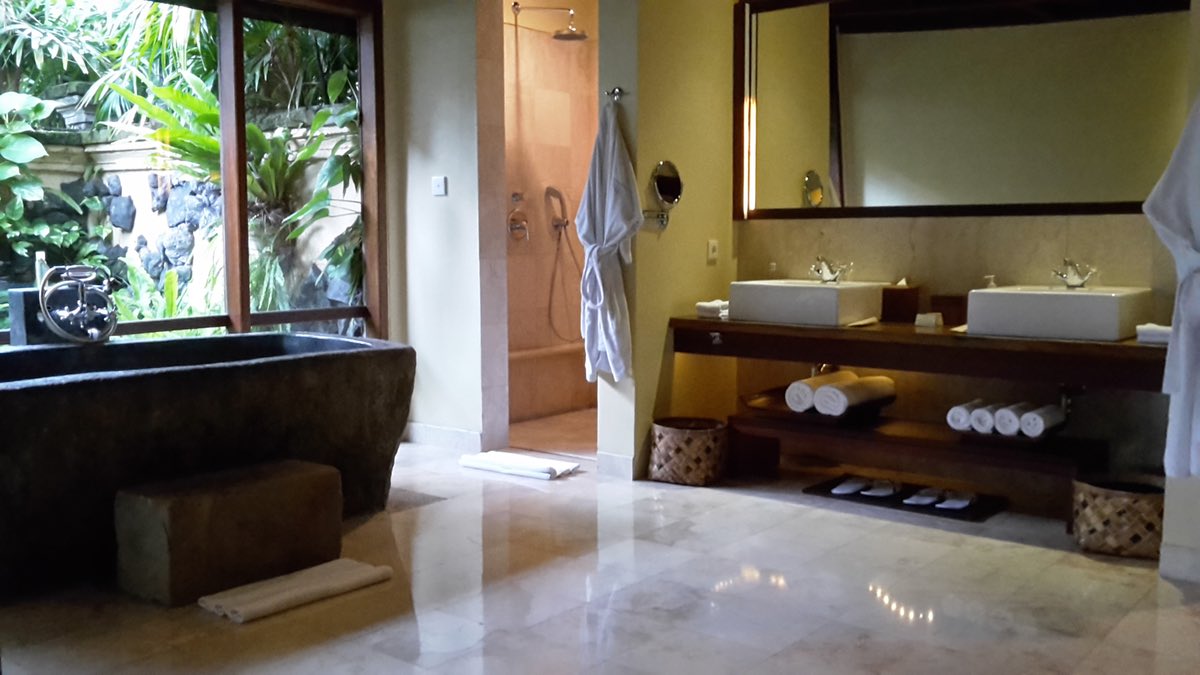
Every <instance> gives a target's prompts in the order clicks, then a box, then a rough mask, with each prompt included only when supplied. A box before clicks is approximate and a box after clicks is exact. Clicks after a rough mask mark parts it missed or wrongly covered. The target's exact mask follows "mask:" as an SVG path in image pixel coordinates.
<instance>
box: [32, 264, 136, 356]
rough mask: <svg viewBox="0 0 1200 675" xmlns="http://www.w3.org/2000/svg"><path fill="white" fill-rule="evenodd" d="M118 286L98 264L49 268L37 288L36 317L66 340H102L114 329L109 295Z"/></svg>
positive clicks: (113, 311)
mask: <svg viewBox="0 0 1200 675" xmlns="http://www.w3.org/2000/svg"><path fill="white" fill-rule="evenodd" d="M121 285H122V284H121V282H120V280H118V279H115V278H113V277H111V276H109V274H108V272H107V271H105V270H104V269H102V268H99V267H91V266H88V265H60V266H58V267H51V268H50V270H49V271H47V272H46V274H45V275H44V276H43V277H42V279H41V284H40V286H39V288H38V295H39V296H40V301H41V314H40V316H39V317H38V318H39V320H40V321H42V322H43V323H44V324H45V326H46V328H48V329H49V330H50V332H51V333H53V334H54V335H56V336H58V337H59V338H62V339H63V340H66V341H68V342H74V343H79V344H94V343H99V342H104V341H105V340H107V339H108V338H109V337H110V336H111V335H112V334H113V331H115V330H116V328H117V308H116V305H115V304H114V303H113V299H112V294H113V292H114V291H116V290H117V288H119V287H120V286H121Z"/></svg>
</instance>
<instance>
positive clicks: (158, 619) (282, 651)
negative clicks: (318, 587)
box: [0, 445, 1200, 675]
mask: <svg viewBox="0 0 1200 675" xmlns="http://www.w3.org/2000/svg"><path fill="white" fill-rule="evenodd" d="M456 460H457V454H456V453H453V452H450V451H447V450H443V449H439V448H433V447H428V446H416V445H405V446H403V447H402V448H401V449H400V453H399V455H398V457H397V464H396V469H395V472H394V476H393V485H394V487H395V488H396V498H395V499H394V500H393V503H392V505H391V507H390V509H389V510H388V511H386V512H384V513H380V514H376V515H374V516H371V517H365V518H360V519H357V520H354V521H351V522H348V523H347V524H346V527H345V537H344V551H345V555H347V556H350V557H354V558H357V559H360V560H364V561H366V562H370V563H373V564H387V565H391V566H392V568H393V569H394V570H395V572H396V574H395V576H394V577H393V579H392V580H391V581H389V582H387V583H384V584H379V585H377V586H373V587H370V588H367V589H362V590H359V591H355V592H353V593H349V594H346V595H343V596H339V597H337V598H333V599H330V600H326V601H323V602H319V603H315V604H312V605H308V606H305V607H301V608H298V609H296V610H293V611H290V612H286V613H283V614H280V615H277V616H273V617H269V618H266V619H263V620H261V621H258V622H254V623H251V624H247V625H243V626H239V625H235V624H232V623H229V622H227V621H225V620H222V619H219V618H217V617H216V616H213V615H210V614H208V613H207V612H204V611H201V610H200V609H199V608H196V607H181V608H175V609H162V608H159V607H156V606H153V605H149V604H146V603H142V602H138V601H135V600H132V599H130V598H127V597H124V596H122V595H120V594H118V593H116V592H114V591H111V590H108V589H102V588H86V587H82V588H71V589H65V590H61V591H57V592H50V593H44V594H41V595H38V596H36V597H30V598H25V599H19V600H12V601H7V602H6V603H4V604H0V669H2V670H3V673H4V674H5V675H17V674H21V675H24V674H28V673H173V672H180V673H212V672H229V673H243V672H252V673H401V674H403V673H446V674H453V675H457V674H459V673H463V674H470V673H487V674H490V675H495V674H499V673H552V674H557V673H616V674H626V675H628V674H634V675H637V674H645V673H655V674H658V673H668V674H669V673H683V674H685V675H700V674H702V673H736V674H738V675H745V674H751V673H821V674H824V673H922V674H926V673H960V672H970V673H972V675H986V674H990V673H1022V674H1024V673H1117V674H1119V675H1131V674H1133V673H1138V674H1140V673H1195V672H1198V671H1200V588H1195V587H1190V586H1183V585H1178V584H1173V583H1170V582H1166V581H1163V580H1161V579H1159V578H1158V576H1157V570H1156V568H1155V566H1154V564H1153V563H1148V562H1144V561H1129V560H1121V559H1114V558H1105V557H1096V556H1087V555H1083V554H1080V553H1078V552H1076V551H1075V549H1074V546H1073V544H1072V542H1071V539H1070V537H1068V536H1067V535H1066V534H1065V533H1064V532H1063V528H1062V524H1061V523H1057V522H1052V521H1047V520H1043V519H1038V518H1030V517H1026V516H1020V515H1015V514H1000V515H999V516H996V517H995V518H993V519H991V520H990V521H988V522H986V523H958V522H948V521H946V522H944V521H940V520H939V521H936V522H933V521H930V520H927V519H925V518H922V517H920V516H915V515H912V514H907V513H893V512H887V511H884V512H881V511H878V510H875V509H873V508H871V507H870V506H863V505H858V504H845V503H840V502H829V501H827V500H821V499H819V498H816V497H811V496H808V495H804V494H802V493H800V492H799V487H801V485H802V483H798V482H794V481H781V482H777V483H770V484H758V485H755V484H736V485H732V486H726V487H722V488H714V489H702V488H687V487H681V486H676V485H667V484H662V483H651V482H630V481H622V480H615V479H609V478H605V477H601V476H598V475H597V474H596V473H595V471H594V464H593V463H591V462H588V461H584V462H583V467H582V470H581V472H580V473H579V474H577V475H573V476H569V477H567V478H564V479H560V480H556V481H538V480H531V479H523V478H515V477H512V476H503V475H500V474H491V473H487V472H480V471H472V470H469V469H463V468H461V467H459V466H458V465H457V461H456Z"/></svg>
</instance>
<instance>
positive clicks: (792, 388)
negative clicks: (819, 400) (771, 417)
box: [783, 370, 858, 412]
mask: <svg viewBox="0 0 1200 675" xmlns="http://www.w3.org/2000/svg"><path fill="white" fill-rule="evenodd" d="M857 379H858V375H855V374H854V373H852V372H850V371H849V370H838V371H835V372H832V373H825V374H824V375H814V376H813V377H806V378H804V379H803V380H796V381H795V382H793V383H791V384H789V385H788V388H787V391H785V392H783V400H784V401H786V402H787V407H788V408H790V409H792V410H793V411H795V412H804V411H806V410H808V409H809V408H811V407H813V397H814V396H816V393H817V389H820V388H821V387H822V386H824V385H827V384H838V383H841V382H850V381H852V380H857Z"/></svg>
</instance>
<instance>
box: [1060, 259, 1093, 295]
mask: <svg viewBox="0 0 1200 675" xmlns="http://www.w3.org/2000/svg"><path fill="white" fill-rule="evenodd" d="M1050 272H1051V273H1052V274H1053V275H1054V277H1055V278H1056V279H1058V280H1059V281H1061V282H1063V283H1064V284H1066V286H1067V288H1083V285H1084V284H1086V283H1087V282H1088V279H1091V278H1092V275H1093V274H1095V273H1096V268H1095V267H1092V266H1091V265H1084V264H1083V263H1078V262H1075V261H1074V260H1071V259H1070V258H1063V266H1062V269H1057V270H1050Z"/></svg>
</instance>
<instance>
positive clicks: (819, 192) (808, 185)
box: [804, 170, 825, 206]
mask: <svg viewBox="0 0 1200 675" xmlns="http://www.w3.org/2000/svg"><path fill="white" fill-rule="evenodd" d="M824 192H825V191H824V189H823V188H822V187H821V176H820V175H819V174H818V173H817V172H816V171H811V170H810V171H809V172H808V173H806V174H804V205H805V206H820V205H821V202H823V201H825V194H824Z"/></svg>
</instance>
